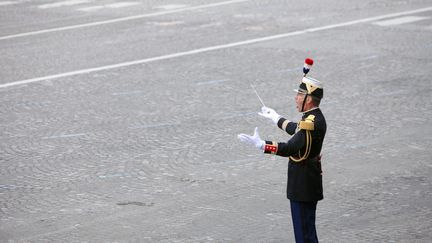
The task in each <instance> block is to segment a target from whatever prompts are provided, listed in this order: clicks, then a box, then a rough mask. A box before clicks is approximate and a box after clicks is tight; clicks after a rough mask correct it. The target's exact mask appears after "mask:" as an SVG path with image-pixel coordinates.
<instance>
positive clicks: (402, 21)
mask: <svg viewBox="0 0 432 243" xmlns="http://www.w3.org/2000/svg"><path fill="white" fill-rule="evenodd" d="M424 19H429V17H420V16H405V17H401V18H395V19H389V20H383V21H378V22H374V23H373V24H374V25H379V26H392V25H400V24H408V23H412V22H417V21H420V20H424Z"/></svg>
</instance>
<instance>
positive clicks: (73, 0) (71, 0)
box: [38, 0, 90, 9]
mask: <svg viewBox="0 0 432 243" xmlns="http://www.w3.org/2000/svg"><path fill="white" fill-rule="evenodd" d="M89 2H90V0H68V1H62V2H56V3H47V4H42V5H39V6H38V8H41V9H47V8H58V7H63V6H73V5H77V4H82V3H89Z"/></svg>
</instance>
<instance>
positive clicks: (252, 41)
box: [0, 7, 432, 88]
mask: <svg viewBox="0 0 432 243" xmlns="http://www.w3.org/2000/svg"><path fill="white" fill-rule="evenodd" d="M426 11H432V7H427V8H421V9H416V10H411V11H405V12H399V13H393V14H386V15H380V16H376V17H370V18H364V19H358V20H353V21H348V22H343V23H339V24H332V25H325V26H321V27H316V28H308V29H304V30H298V31H293V32H288V33H284V34H278V35H272V36H266V37H262V38H256V39H250V40H245V41H239V42H233V43H228V44H223V45H216V46H210V47H204V48H199V49H195V50H190V51H184V52H177V53H172V54H168V55H163V56H157V57H151V58H145V59H140V60H135V61H130V62H123V63H117V64H112V65H107V66H101V67H96V68H88V69H81V70H76V71H72V72H66V73H59V74H54V75H49V76H44V77H38V78H32V79H26V80H21V81H15V82H10V83H5V84H1V85H0V88H6V87H11V86H16V85H21V84H29V83H35V82H40V81H45V80H51V79H58V78H63V77H69V76H74V75H80V74H87V73H92V72H99V71H105V70H110V69H116V68H121V67H128V66H133V65H139V64H144V63H150V62H155V61H161V60H166V59H172V58H177V57H183V56H190V55H195V54H199V53H204V52H210V51H215V50H222V49H227V48H232V47H238V46H244V45H250V44H256V43H260V42H265V41H271V40H276V39H281V38H286V37H290V36H297V35H303V34H308V33H314V32H319V31H323V30H329V29H335V28H340V27H346V26H351V25H356V24H362V23H368V22H372V21H377V20H380V19H385V18H393V17H398V16H402V15H408V14H413V13H420V12H426Z"/></svg>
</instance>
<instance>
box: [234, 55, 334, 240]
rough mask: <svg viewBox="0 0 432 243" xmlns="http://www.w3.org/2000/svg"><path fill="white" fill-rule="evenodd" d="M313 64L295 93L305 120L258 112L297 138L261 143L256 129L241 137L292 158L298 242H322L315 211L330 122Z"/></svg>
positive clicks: (290, 176) (291, 192)
mask: <svg viewBox="0 0 432 243" xmlns="http://www.w3.org/2000/svg"><path fill="white" fill-rule="evenodd" d="M312 63H313V61H312V60H311V59H306V64H305V68H304V70H303V71H304V76H303V78H302V81H301V83H300V86H299V88H298V89H296V90H295V91H296V92H297V95H296V96H295V102H296V106H297V110H298V111H299V112H303V116H302V119H301V121H299V122H298V123H295V122H291V121H289V120H287V119H285V118H283V117H282V116H280V115H279V114H278V113H276V111H275V110H273V109H271V108H268V107H265V106H263V107H262V109H261V112H260V113H258V114H259V115H261V116H263V117H265V118H268V119H271V120H272V121H273V122H274V124H276V125H277V126H278V127H279V128H280V129H282V130H284V131H286V132H287V133H288V134H290V135H293V136H292V137H291V139H289V140H288V142H285V143H284V142H279V143H277V142H274V141H264V140H261V138H260V136H259V134H258V128H255V132H254V135H253V136H250V135H247V134H239V135H238V138H239V139H240V140H241V141H242V142H246V143H249V144H252V145H254V146H256V147H257V148H258V149H261V150H262V151H263V152H264V153H267V154H274V155H278V156H282V157H289V162H288V183H287V198H288V199H289V200H290V205H291V217H292V221H293V227H294V235H295V239H296V242H298V243H299V242H318V237H317V234H316V228H315V212H316V206H317V202H318V201H319V200H322V199H323V187H322V171H321V155H320V153H321V148H322V144H323V140H324V136H325V133H326V121H325V118H324V115H323V114H322V112H321V110H320V108H319V104H320V101H321V99H322V98H323V85H322V83H321V82H320V81H318V80H316V79H314V78H310V77H306V74H307V73H308V71H309V68H310V66H311V65H312ZM305 69H306V70H305Z"/></svg>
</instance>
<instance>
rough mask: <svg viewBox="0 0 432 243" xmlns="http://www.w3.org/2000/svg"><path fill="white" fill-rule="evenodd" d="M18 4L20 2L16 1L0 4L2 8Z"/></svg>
mask: <svg viewBox="0 0 432 243" xmlns="http://www.w3.org/2000/svg"><path fill="white" fill-rule="evenodd" d="M17 3H19V2H16V1H3V2H0V6H7V5H12V4H17Z"/></svg>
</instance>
